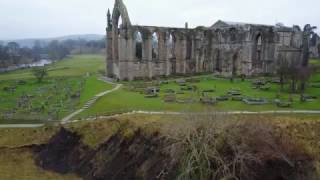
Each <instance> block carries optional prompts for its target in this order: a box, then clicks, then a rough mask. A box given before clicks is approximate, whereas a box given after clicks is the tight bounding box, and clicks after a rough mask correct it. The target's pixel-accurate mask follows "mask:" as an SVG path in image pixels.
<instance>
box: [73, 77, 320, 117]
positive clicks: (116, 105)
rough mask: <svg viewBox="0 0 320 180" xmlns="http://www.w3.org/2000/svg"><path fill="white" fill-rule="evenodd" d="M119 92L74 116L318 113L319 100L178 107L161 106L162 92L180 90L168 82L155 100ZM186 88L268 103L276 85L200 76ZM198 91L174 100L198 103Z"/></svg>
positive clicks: (310, 92) (316, 91) (283, 95)
mask: <svg viewBox="0 0 320 180" xmlns="http://www.w3.org/2000/svg"><path fill="white" fill-rule="evenodd" d="M318 78H319V77H318V75H317V76H315V77H314V80H315V81H316V80H320V78H319V79H318ZM128 85H129V83H126V85H125V87H124V88H122V89H121V90H119V91H117V92H114V93H112V94H109V95H107V96H105V97H103V98H101V99H100V100H99V101H98V102H97V103H96V104H95V105H94V106H93V107H91V108H90V109H88V110H86V111H84V112H83V113H82V114H80V115H79V116H78V117H80V118H83V117H88V116H97V115H109V114H115V113H119V112H127V111H132V110H145V111H196V112H198V111H204V110H207V109H210V110H220V111H228V110H250V111H263V110H286V109H289V110H290V109H291V110H292V109H296V110H320V99H318V100H315V101H313V102H306V103H300V102H299V99H300V95H299V94H295V95H293V96H292V98H293V99H294V103H293V105H292V106H293V107H292V108H278V107H277V106H276V105H274V104H272V103H270V104H267V105H246V104H244V103H243V102H237V101H231V100H229V101H226V102H219V103H218V104H217V105H204V104H201V103H200V102H198V103H192V104H179V103H165V102H164V101H163V97H164V96H165V93H164V90H165V89H173V90H175V91H176V92H177V91H180V86H179V85H178V84H176V83H175V82H170V83H169V84H167V85H161V87H160V89H161V91H160V94H159V97H158V98H150V99H148V98H145V97H144V95H143V94H140V93H138V92H133V91H130V90H128V88H126V86H128ZM189 85H195V86H197V87H198V89H199V92H201V91H202V90H208V89H216V92H214V93H209V96H210V97H218V96H221V95H225V94H226V93H227V91H228V90H230V89H232V88H234V89H240V90H241V92H242V94H243V95H244V96H248V97H253V98H266V99H268V100H269V101H273V100H274V99H275V98H276V94H277V93H279V85H277V84H270V87H271V89H270V90H269V91H262V90H255V89H252V87H251V81H249V80H247V81H245V82H242V81H241V80H236V82H234V83H231V82H230V81H229V80H226V79H214V78H209V77H207V78H206V77H203V76H202V80H201V82H200V83H193V84H192V83H189ZM284 91H285V92H283V93H281V94H280V98H281V99H282V100H283V101H288V99H289V97H290V95H289V93H288V87H285V90H284ZM199 92H187V91H186V92H185V94H182V95H177V98H194V99H195V100H199V99H200V96H201V93H199ZM306 94H308V95H314V96H317V97H320V90H319V89H317V88H311V87H309V88H308V90H307V92H306Z"/></svg>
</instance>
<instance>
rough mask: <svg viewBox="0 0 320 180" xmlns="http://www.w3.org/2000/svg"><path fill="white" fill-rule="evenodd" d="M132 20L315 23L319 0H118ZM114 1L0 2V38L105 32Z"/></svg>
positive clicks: (149, 22)
mask: <svg viewBox="0 0 320 180" xmlns="http://www.w3.org/2000/svg"><path fill="white" fill-rule="evenodd" d="M123 1H124V3H125V4H126V5H127V8H128V11H129V15H130V18H131V21H132V23H133V24H141V25H159V26H177V27H183V26H184V23H185V22H186V21H188V22H189V25H190V26H191V27H194V26H198V25H204V26H210V25H212V24H213V23H214V22H215V21H217V20H218V19H222V20H228V21H241V22H252V23H260V24H275V23H276V22H282V23H284V24H285V25H288V26H291V25H293V24H298V25H300V26H302V25H304V24H305V23H310V24H312V25H316V26H318V27H320V11H319V9H320V1H319V0H263V1H262V0H123ZM113 4H114V0H0V8H1V9H0V39H17V38H41V37H56V36H62V35H69V34H88V33H90V34H91V33H97V34H104V29H105V25H106V19H105V14H106V11H107V8H110V9H112V7H113Z"/></svg>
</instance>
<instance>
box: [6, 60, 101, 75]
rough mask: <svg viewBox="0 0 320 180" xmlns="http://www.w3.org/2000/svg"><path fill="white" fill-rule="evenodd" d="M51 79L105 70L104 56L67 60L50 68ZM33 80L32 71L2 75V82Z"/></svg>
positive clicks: (18, 71) (26, 70) (19, 71)
mask: <svg viewBox="0 0 320 180" xmlns="http://www.w3.org/2000/svg"><path fill="white" fill-rule="evenodd" d="M48 69H49V77H68V76H84V75H86V74H87V73H88V72H89V73H97V72H98V70H103V69H105V62H104V56H102V55H77V56H72V57H70V58H66V59H64V60H62V61H59V62H56V63H54V64H51V65H49V66H48ZM30 78H33V75H32V73H31V70H30V69H25V70H17V71H12V72H9V73H4V74H0V80H17V79H30Z"/></svg>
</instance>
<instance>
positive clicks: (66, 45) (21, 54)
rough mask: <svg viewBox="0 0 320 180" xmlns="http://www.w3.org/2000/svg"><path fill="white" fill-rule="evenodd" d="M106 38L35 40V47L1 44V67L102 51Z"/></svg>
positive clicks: (13, 43)
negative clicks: (46, 41)
mask: <svg viewBox="0 0 320 180" xmlns="http://www.w3.org/2000/svg"><path fill="white" fill-rule="evenodd" d="M104 48H105V40H104V39H101V40H91V41H87V40H85V39H78V40H71V39H70V40H63V41H58V40H53V41H51V42H49V43H47V44H45V43H43V42H41V41H38V40H37V41H35V42H34V45H33V47H31V48H29V47H21V46H20V45H19V44H18V43H16V42H9V43H7V44H5V45H1V44H0V68H8V67H10V66H18V65H21V64H30V63H34V62H38V61H40V60H41V59H50V60H61V59H63V58H65V57H66V56H68V55H70V54H84V53H100V52H102V50H103V49H104Z"/></svg>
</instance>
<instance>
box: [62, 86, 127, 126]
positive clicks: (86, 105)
mask: <svg viewBox="0 0 320 180" xmlns="http://www.w3.org/2000/svg"><path fill="white" fill-rule="evenodd" d="M108 83H109V82H108ZM115 85H116V87H114V88H113V89H111V90H108V91H104V92H102V93H100V94H97V95H95V96H94V97H93V98H91V99H90V100H89V101H88V102H87V103H86V104H85V105H84V106H83V107H82V108H81V109H79V110H77V111H75V112H73V113H72V114H70V115H68V116H66V117H65V118H63V119H62V120H61V124H66V123H68V122H69V121H70V120H71V119H72V118H73V117H75V116H76V115H78V114H80V113H81V112H83V111H84V110H86V109H89V108H90V107H91V106H92V105H93V104H94V103H95V102H97V100H98V99H100V98H101V97H103V96H105V95H107V94H110V93H112V92H114V91H117V90H119V89H120V88H121V87H122V84H115Z"/></svg>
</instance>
